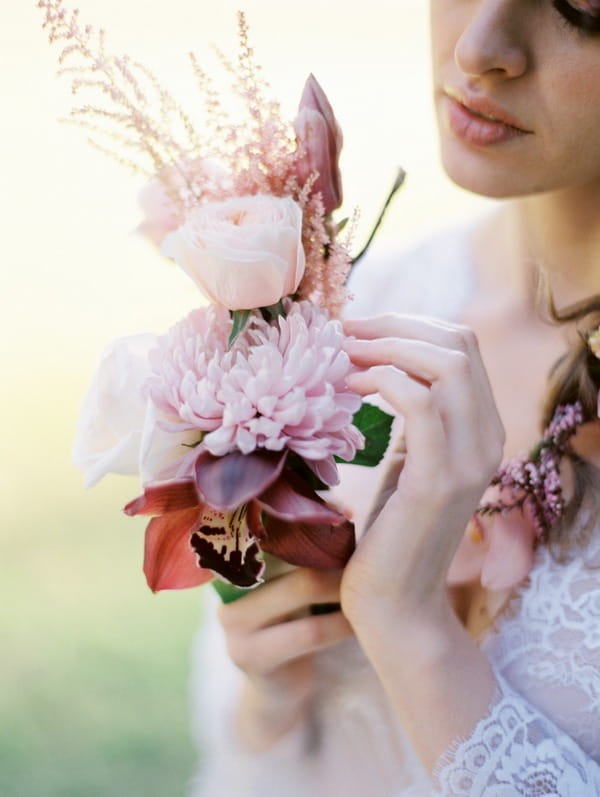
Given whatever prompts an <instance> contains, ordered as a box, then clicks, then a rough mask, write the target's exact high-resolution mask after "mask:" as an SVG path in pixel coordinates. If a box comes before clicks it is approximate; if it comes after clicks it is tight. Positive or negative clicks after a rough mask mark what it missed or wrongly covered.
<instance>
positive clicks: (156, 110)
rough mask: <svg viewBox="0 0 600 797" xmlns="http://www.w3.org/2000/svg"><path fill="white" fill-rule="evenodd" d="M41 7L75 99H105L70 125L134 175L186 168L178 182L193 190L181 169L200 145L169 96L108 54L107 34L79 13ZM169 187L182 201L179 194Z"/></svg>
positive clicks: (53, 2) (48, 3)
mask: <svg viewBox="0 0 600 797" xmlns="http://www.w3.org/2000/svg"><path fill="white" fill-rule="evenodd" d="M38 7H39V8H40V9H42V10H43V11H44V12H45V17H44V22H43V27H44V28H46V29H47V30H48V33H49V40H50V42H51V43H55V42H56V43H59V44H61V45H62V50H61V52H60V55H59V59H58V60H59V72H58V74H59V75H61V76H65V77H67V78H69V79H70V81H71V90H72V92H73V94H76V95H79V94H81V93H82V92H88V93H91V94H94V95H96V96H98V97H99V98H101V99H103V100H104V103H103V104H89V103H86V104H83V105H81V106H79V107H76V108H74V109H73V110H72V111H71V114H70V120H71V121H73V122H75V123H77V124H79V125H81V126H83V127H84V128H87V129H89V130H90V131H91V132H92V133H93V134H94V136H100V137H101V138H104V140H105V141H108V143H106V144H105V143H102V142H101V141H99V140H98V138H94V139H92V141H91V143H92V144H93V145H94V146H96V147H97V148H99V149H100V150H102V151H103V152H105V153H106V154H108V155H110V156H111V157H113V158H115V159H116V160H117V161H119V162H120V163H122V164H123V165H126V166H128V167H130V168H131V169H132V170H133V171H135V172H141V173H143V174H145V175H147V176H150V175H152V174H160V173H161V172H162V171H163V170H164V169H165V167H167V166H168V165H172V164H182V166H181V168H180V169H179V181H180V183H182V184H183V185H185V186H186V188H187V189H188V191H191V190H192V176H191V175H188V174H186V172H185V167H184V166H183V164H185V163H186V161H192V160H193V159H194V158H195V157H198V155H199V154H200V149H201V146H200V142H199V141H198V139H197V136H196V134H195V132H194V126H193V124H192V122H191V120H190V119H189V117H188V116H187V115H186V114H185V113H184V111H183V110H182V109H181V108H180V107H179V106H178V105H177V103H176V102H175V100H174V99H173V97H172V96H171V95H170V94H169V92H167V91H166V90H165V89H164V88H163V87H162V86H161V85H160V83H159V81H158V79H157V78H156V77H155V76H154V75H153V74H152V73H151V72H150V71H149V70H148V69H147V68H146V67H144V66H143V65H142V64H139V63H137V62H134V61H132V60H131V59H130V58H129V57H128V56H127V55H123V56H114V55H110V54H108V53H107V50H106V41H105V39H106V37H105V32H104V31H103V30H98V31H96V30H95V29H94V28H93V27H92V26H91V25H82V24H81V23H80V21H79V12H78V10H77V9H75V10H74V11H70V12H68V11H67V10H66V9H65V8H64V7H63V3H62V0H39V2H38ZM115 147H118V149H115ZM122 153H123V154H122ZM179 187H180V186H178V188H179ZM170 188H171V193H173V195H174V196H173V199H174V200H175V201H178V200H179V196H178V192H177V191H175V190H173V186H170Z"/></svg>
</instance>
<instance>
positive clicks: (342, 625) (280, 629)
mask: <svg viewBox="0 0 600 797" xmlns="http://www.w3.org/2000/svg"><path fill="white" fill-rule="evenodd" d="M353 633H354V632H353V630H352V627H351V626H350V623H349V622H348V621H347V620H346V618H345V617H344V615H343V614H342V613H341V611H338V612H334V613H332V614H322V615H309V616H307V617H301V618H299V619H297V620H290V621H288V622H284V623H279V624H277V625H272V626H268V627H267V628H262V629H259V630H258V631H254V632H253V633H251V634H243V633H238V634H234V635H231V636H230V637H228V640H227V647H228V652H229V655H230V657H231V659H232V661H233V662H234V664H235V665H236V666H237V667H239V668H240V669H241V670H243V671H244V672H246V673H248V674H251V675H257V676H266V675H270V674H272V673H274V672H275V671H276V670H277V669H279V668H280V667H281V666H282V665H285V664H287V663H288V662H291V661H294V660H296V659H300V658H303V657H305V656H307V655H309V654H312V653H316V652H317V651H319V650H323V649H325V648H328V647H330V646H331V645H335V644H336V643H338V642H341V641H342V640H343V639H346V638H347V637H350V636H352V635H353Z"/></svg>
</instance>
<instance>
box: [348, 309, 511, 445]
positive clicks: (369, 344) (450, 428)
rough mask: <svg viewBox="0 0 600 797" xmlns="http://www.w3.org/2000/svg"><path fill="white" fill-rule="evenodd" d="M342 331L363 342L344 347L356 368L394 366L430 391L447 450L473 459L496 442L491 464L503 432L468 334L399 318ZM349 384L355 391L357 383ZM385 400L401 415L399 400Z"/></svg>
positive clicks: (353, 324) (441, 324) (372, 321)
mask: <svg viewBox="0 0 600 797" xmlns="http://www.w3.org/2000/svg"><path fill="white" fill-rule="evenodd" d="M345 327H346V331H347V332H351V333H352V334H357V335H361V336H364V337H362V338H361V339H359V340H351V341H348V342H347V344H346V350H347V352H348V354H349V355H350V357H351V359H352V361H353V362H354V363H355V364H356V365H359V366H362V367H363V368H372V367H382V366H386V365H387V366H392V368H393V369H399V370H401V371H404V372H406V374H408V375H410V376H411V377H412V378H413V380H417V381H420V382H422V383H423V384H424V385H428V386H431V393H432V397H433V399H434V402H435V403H436V405H437V407H438V410H439V412H440V415H441V418H442V423H443V426H444V430H445V432H446V434H447V436H448V447H449V449H450V450H453V451H455V452H456V451H458V450H459V449H460V450H461V451H462V452H463V454H464V455H465V456H469V457H477V456H479V454H480V453H481V451H480V447H481V444H482V440H483V437H484V436H488V444H489V443H490V439H491V440H495V439H497V440H498V441H500V442H499V445H498V446H495V445H493V444H492V449H493V453H492V456H491V458H492V459H495V454H496V448H500V449H501V447H502V444H503V439H504V432H503V428H502V424H501V421H500V417H499V415H498V412H497V409H496V405H495V402H494V399H493V395H492V390H491V386H490V382H489V379H488V376H487V372H486V370H485V367H484V365H483V362H482V359H481V355H480V353H479V348H478V345H477V340H476V338H475V336H474V335H473V333H472V332H470V330H467V329H466V328H464V327H458V326H455V325H451V324H446V323H444V322H438V321H436V320H432V319H426V318H421V317H416V316H400V315H397V316H395V315H390V316H381V317H379V318H374V319H366V320H360V321H349V322H347V323H346V325H345ZM377 335H383V337H377ZM395 335H401V337H395ZM353 380H354V377H353ZM350 384H352V385H353V386H355V385H356V389H357V390H358V384H359V382H356V381H351V383H350ZM360 392H363V391H360ZM377 392H379V391H377ZM386 399H387V400H388V401H389V402H390V403H391V404H392V406H393V407H394V408H395V409H396V411H397V412H402V414H404V413H403V411H402V409H401V407H400V402H401V401H402V399H403V397H401V396H400V395H399V394H398V393H396V394H395V395H394V394H393V393H388V395H387V396H386ZM500 454H501V451H500Z"/></svg>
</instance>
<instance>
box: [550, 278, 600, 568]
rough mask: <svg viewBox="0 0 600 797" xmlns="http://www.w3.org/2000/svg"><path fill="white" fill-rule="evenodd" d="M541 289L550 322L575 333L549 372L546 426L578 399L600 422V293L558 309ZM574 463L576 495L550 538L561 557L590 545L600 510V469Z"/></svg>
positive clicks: (573, 458) (587, 415)
mask: <svg viewBox="0 0 600 797" xmlns="http://www.w3.org/2000/svg"><path fill="white" fill-rule="evenodd" d="M541 287H543V289H544V293H545V298H544V304H545V308H546V311H547V312H546V314H547V316H548V317H549V319H550V320H551V321H552V322H553V323H556V324H568V323H571V324H573V335H574V341H573V343H572V344H571V346H570V347H569V349H568V351H567V352H566V353H565V354H564V355H563V356H562V357H560V358H559V359H558V360H557V361H556V363H555V364H554V366H553V368H552V370H551V372H550V375H549V379H548V391H547V393H546V399H545V403H544V408H543V414H542V424H543V427H544V428H546V427H547V426H548V424H549V423H550V421H551V419H552V416H553V415H554V413H555V411H556V408H557V407H558V406H559V405H561V404H573V403H575V402H576V401H579V402H581V406H582V409H583V422H584V423H586V422H588V421H593V420H596V419H597V417H598V390H599V389H600V359H598V358H597V357H596V356H595V355H594V354H593V353H592V351H591V350H590V348H589V345H588V337H589V335H590V333H591V332H592V331H593V330H595V329H598V326H599V325H600V295H597V296H594V297H592V298H591V299H586V300H584V301H582V302H577V303H576V304H573V305H569V306H568V307H566V308H564V309H562V310H558V309H557V308H556V305H555V303H554V300H553V297H552V294H551V292H550V290H549V288H548V286H547V285H546V284H544V281H543V279H542V280H541ZM569 460H570V463H571V465H572V475H573V486H572V495H571V497H570V498H569V502H568V504H567V508H566V511H565V513H564V515H563V517H562V518H561V520H560V521H559V522H558V523H557V524H556V525H555V526H554V527H553V528H552V529H551V530H550V533H549V535H548V542H549V544H550V545H551V546H552V547H553V549H555V550H557V551H559V552H562V553H564V552H565V551H566V550H568V548H569V547H570V545H571V544H572V543H574V542H580V543H584V542H585V538H586V536H587V534H589V532H590V531H591V530H592V528H593V523H594V521H595V519H596V518H597V516H598V512H599V511H600V470H599V469H598V468H597V467H595V466H594V465H593V464H592V463H591V462H589V461H587V460H585V459H583V458H582V457H580V456H578V455H577V454H575V453H574V452H571V453H570V454H569ZM584 501H585V504H586V507H587V508H588V509H589V510H590V514H589V520H588V522H585V521H584V519H583V518H582V522H581V524H580V525H579V524H578V528H577V532H576V534H577V537H576V538H575V539H574V538H573V534H572V527H573V522H574V520H575V517H576V515H577V514H578V513H579V511H580V510H581V508H582V504H583V503H584Z"/></svg>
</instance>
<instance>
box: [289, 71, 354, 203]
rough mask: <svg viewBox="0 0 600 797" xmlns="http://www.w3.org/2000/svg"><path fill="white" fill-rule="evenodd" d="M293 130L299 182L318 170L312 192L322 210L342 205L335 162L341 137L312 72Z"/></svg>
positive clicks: (338, 127) (327, 101)
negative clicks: (298, 154)
mask: <svg viewBox="0 0 600 797" xmlns="http://www.w3.org/2000/svg"><path fill="white" fill-rule="evenodd" d="M294 130H295V131H296V140H297V142H298V148H299V150H300V151H301V156H300V158H299V160H298V161H297V164H296V175H297V177H298V179H299V181H300V183H301V184H303V183H305V182H306V180H307V179H308V178H309V177H310V176H311V175H312V174H314V173H318V177H317V179H316V181H315V183H314V185H313V188H312V191H313V193H320V194H321V198H322V200H323V206H324V208H325V213H327V214H329V213H331V212H332V211H334V210H335V209H336V208H339V206H340V205H341V204H342V176H341V174H340V169H339V164H338V161H339V157H340V152H341V149H342V143H343V137H342V131H341V128H340V126H339V124H338V123H337V120H336V118H335V116H334V113H333V109H332V107H331V105H330V103H329V100H328V99H327V96H326V95H325V92H324V91H323V89H322V88H321V86H320V85H319V83H318V82H317V80H316V78H315V77H314V76H313V75H309V77H308V80H307V81H306V84H305V86H304V91H303V92H302V97H301V99H300V106H299V108H298V115H297V117H296V119H295V120H294Z"/></svg>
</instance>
